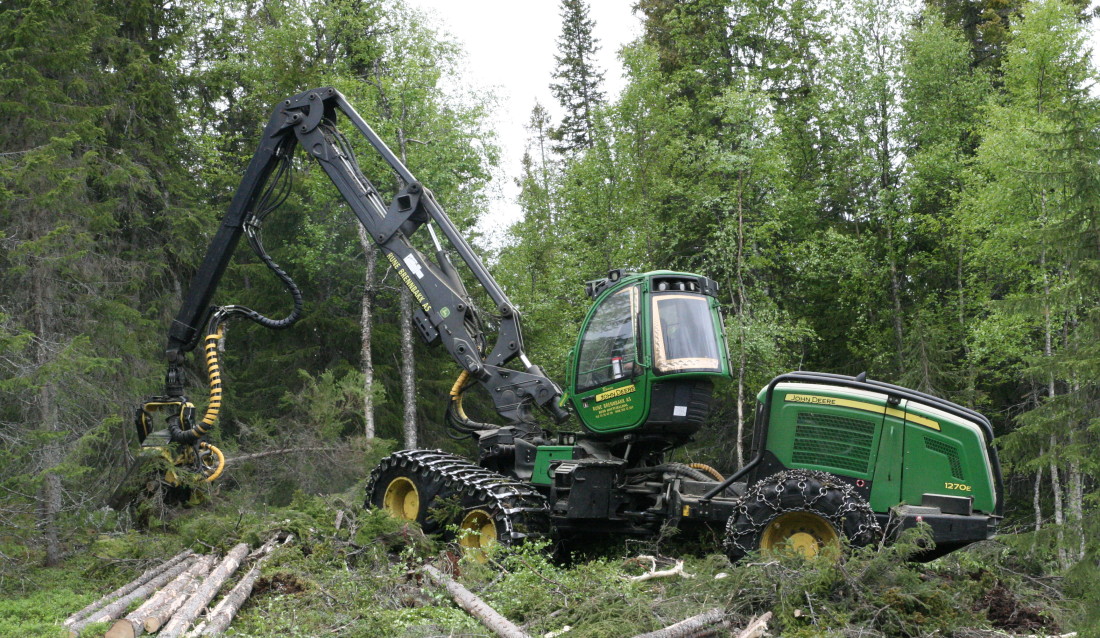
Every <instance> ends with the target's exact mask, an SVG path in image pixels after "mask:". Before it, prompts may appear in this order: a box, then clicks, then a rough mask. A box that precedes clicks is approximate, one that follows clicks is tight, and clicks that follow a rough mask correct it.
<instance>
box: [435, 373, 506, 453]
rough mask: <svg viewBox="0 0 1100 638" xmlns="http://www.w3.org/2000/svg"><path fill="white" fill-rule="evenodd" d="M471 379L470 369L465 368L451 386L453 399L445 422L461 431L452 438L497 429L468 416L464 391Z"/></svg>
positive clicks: (448, 407)
mask: <svg viewBox="0 0 1100 638" xmlns="http://www.w3.org/2000/svg"><path fill="white" fill-rule="evenodd" d="M469 379H470V373H469V371H467V370H463V371H462V373H461V374H459V375H458V379H455V382H454V385H452V386H451V392H450V395H451V401H450V403H449V404H447V414H446V415H445V417H444V422H445V423H446V424H447V426H448V427H450V428H451V429H453V430H455V431H457V432H460V433H461V434H460V435H459V436H457V437H456V436H453V435H452V438H467V437H469V436H470V435H472V434H474V433H475V432H481V431H484V430H493V429H496V426H494V425H490V424H488V423H478V422H477V421H473V420H471V419H470V417H468V416H466V410H465V409H464V408H463V407H462V393H463V392H465V391H466V383H467V382H468V381H469Z"/></svg>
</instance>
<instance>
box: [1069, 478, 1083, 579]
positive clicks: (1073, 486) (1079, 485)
mask: <svg viewBox="0 0 1100 638" xmlns="http://www.w3.org/2000/svg"><path fill="white" fill-rule="evenodd" d="M1083 483H1084V481H1083V479H1082V476H1081V464H1080V462H1078V461H1077V460H1076V459H1074V460H1072V461H1070V462H1069V485H1068V486H1067V496H1068V499H1069V518H1070V520H1071V521H1072V522H1073V533H1074V534H1076V535H1077V541H1078V542H1077V547H1075V548H1074V550H1075V551H1074V554H1075V555H1074V557H1073V558H1074V560H1082V559H1083V558H1085V512H1084V503H1083V502H1082V501H1084V498H1085V488H1084V485H1083Z"/></svg>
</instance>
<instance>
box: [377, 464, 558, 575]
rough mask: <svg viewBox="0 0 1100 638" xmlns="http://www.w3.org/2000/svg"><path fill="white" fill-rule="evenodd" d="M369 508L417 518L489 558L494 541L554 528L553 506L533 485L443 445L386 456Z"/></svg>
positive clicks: (476, 556) (514, 540)
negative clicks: (441, 446) (450, 451)
mask: <svg viewBox="0 0 1100 638" xmlns="http://www.w3.org/2000/svg"><path fill="white" fill-rule="evenodd" d="M366 504H367V507H376V508H379V509H384V510H386V511H388V512H390V513H391V514H393V515H394V516H396V517H397V518H400V519H403V520H407V521H414V522H416V523H419V524H420V527H421V528H422V529H423V530H424V532H425V533H428V534H440V535H441V536H442V537H443V538H444V539H446V540H452V539H454V538H455V536H456V534H454V532H455V531H456V530H457V541H458V544H459V545H460V546H461V547H462V549H463V552H464V553H465V554H468V555H471V556H472V557H473V558H474V559H475V560H481V561H484V560H485V556H486V551H487V550H488V549H489V548H490V547H492V546H493V545H498V544H499V545H515V544H518V543H520V542H523V541H525V540H528V539H533V538H541V537H545V536H548V535H549V533H550V506H549V505H548V504H547V502H546V498H545V497H544V496H543V495H542V494H540V493H539V492H538V490H536V489H535V488H534V487H533V486H531V485H529V484H527V483H523V482H520V481H517V480H515V479H512V478H509V477H507V476H503V475H501V474H498V473H496V472H493V471H491V470H488V469H485V468H483V467H480V466H478V465H475V464H473V463H471V462H469V461H467V460H466V459H463V458H461V457H458V456H454V455H452V454H447V453H445V452H440V451H439V450H404V451H401V452H395V453H393V454H391V455H390V456H388V457H386V458H385V459H383V460H382V462H381V463H379V464H378V466H377V467H376V468H375V469H374V470H373V471H372V472H371V476H370V479H368V481H367V503H366Z"/></svg>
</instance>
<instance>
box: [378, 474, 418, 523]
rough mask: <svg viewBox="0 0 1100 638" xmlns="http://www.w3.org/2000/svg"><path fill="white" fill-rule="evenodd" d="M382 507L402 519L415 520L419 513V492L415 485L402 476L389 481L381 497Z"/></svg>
mask: <svg viewBox="0 0 1100 638" xmlns="http://www.w3.org/2000/svg"><path fill="white" fill-rule="evenodd" d="M382 508H383V509H385V510H386V511H388V512H389V513H391V514H393V515H394V516H396V517H397V518H400V519H402V520H406V521H415V520H416V516H417V514H419V513H420V493H419V492H417V491H416V485H414V484H413V482H412V481H410V480H409V479H407V478H405V477H404V476H399V477H397V478H395V479H393V480H392V481H390V484H389V485H387V486H386V494H385V495H384V496H383V497H382Z"/></svg>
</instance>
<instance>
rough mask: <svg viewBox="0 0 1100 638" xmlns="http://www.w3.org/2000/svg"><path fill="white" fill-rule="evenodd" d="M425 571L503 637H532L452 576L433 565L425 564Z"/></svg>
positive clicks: (469, 611)
mask: <svg viewBox="0 0 1100 638" xmlns="http://www.w3.org/2000/svg"><path fill="white" fill-rule="evenodd" d="M424 573H425V574H427V575H428V577H429V578H431V579H432V580H433V581H435V582H436V584H438V585H442V586H443V587H444V588H446V590H447V593H448V594H450V595H451V598H453V599H454V601H455V602H456V603H458V606H459V607H461V608H463V609H465V610H466V611H467V612H468V613H469V614H470V615H472V616H474V617H475V618H477V619H478V620H479V621H481V624H483V625H485V626H486V627H487V628H489V629H490V630H491V631H493V633H495V634H496V635H498V636H500V637H501V638H530V636H528V635H527V634H526V633H524V632H523V631H522V630H521V629H520V628H519V627H517V626H515V625H514V624H512V622H511V621H510V620H508V619H507V618H505V617H504V616H501V615H500V614H498V613H497V612H496V610H494V609H493V608H492V607H490V606H489V605H488V604H486V603H485V601H483V600H481V599H480V598H478V597H477V596H475V595H474V593H473V592H471V591H470V590H468V589H466V588H465V587H463V586H462V585H460V584H458V583H457V582H455V581H454V579H452V578H451V577H450V576H447V575H445V574H443V573H442V572H440V571H439V570H438V569H436V568H434V567H432V566H431V565H425V566H424Z"/></svg>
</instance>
